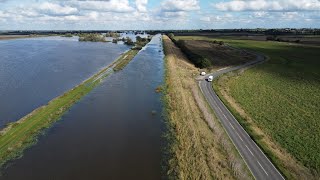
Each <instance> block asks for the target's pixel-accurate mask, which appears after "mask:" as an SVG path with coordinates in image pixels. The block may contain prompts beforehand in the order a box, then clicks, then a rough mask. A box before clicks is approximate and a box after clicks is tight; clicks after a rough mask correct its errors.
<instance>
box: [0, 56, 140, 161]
mask: <svg viewBox="0 0 320 180" xmlns="http://www.w3.org/2000/svg"><path fill="white" fill-rule="evenodd" d="M136 54H137V50H130V51H128V52H126V53H124V54H123V55H122V56H121V57H119V58H118V59H117V60H116V61H114V63H113V64H111V65H110V66H108V67H106V68H104V69H103V70H101V71H100V72H98V73H97V74H95V75H94V76H92V77H90V78H89V79H87V80H86V81H84V82H83V83H81V84H80V85H78V86H76V87H74V88H73V89H71V90H69V91H68V92H66V93H64V94H63V95H62V96H59V97H57V98H55V99H53V100H51V101H50V102H49V103H48V104H47V105H45V106H42V107H40V108H38V109H36V110H34V111H33V112H31V113H30V114H28V115H27V116H25V117H23V118H22V119H20V120H19V121H17V122H13V123H10V124H9V125H8V126H7V127H6V128H5V129H3V130H2V131H1V132H0V167H3V165H5V163H6V162H8V161H9V160H12V159H15V158H17V157H20V156H22V153H23V151H24V150H25V149H26V148H28V147H30V146H31V145H33V144H35V143H36V142H37V138H38V137H39V135H41V133H43V130H44V129H46V128H48V127H50V126H51V125H52V124H53V123H54V122H56V121H58V120H59V119H60V118H61V116H62V115H63V114H64V113H65V112H66V111H68V109H69V108H70V107H71V106H72V105H73V104H75V103H76V102H77V101H79V100H80V99H81V98H82V97H83V96H85V95H86V94H88V93H89V92H90V91H91V90H92V89H93V88H95V87H96V86H97V85H99V84H100V82H101V80H102V79H103V78H104V77H106V76H108V75H109V74H110V73H112V68H113V67H117V65H118V64H121V69H122V68H123V67H124V66H125V65H126V64H127V63H128V62H129V61H130V60H131V59H132V58H133V57H134V56H135V55H136ZM124 57H125V58H124ZM123 61H125V62H126V63H123Z"/></svg>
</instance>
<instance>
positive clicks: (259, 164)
mask: <svg viewBox="0 0 320 180" xmlns="http://www.w3.org/2000/svg"><path fill="white" fill-rule="evenodd" d="M257 162H258V164H259V165H260V167H261V169H262V170H263V171H264V173H266V175H267V176H269V174H268V173H267V171H266V170H265V169H264V168H263V167H262V165H261V164H260V162H259V161H257Z"/></svg>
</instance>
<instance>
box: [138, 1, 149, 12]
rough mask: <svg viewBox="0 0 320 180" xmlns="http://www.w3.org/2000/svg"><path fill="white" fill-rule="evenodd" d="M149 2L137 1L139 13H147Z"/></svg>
mask: <svg viewBox="0 0 320 180" xmlns="http://www.w3.org/2000/svg"><path fill="white" fill-rule="evenodd" d="M147 4H148V0H136V7H137V10H138V11H139V12H147Z"/></svg>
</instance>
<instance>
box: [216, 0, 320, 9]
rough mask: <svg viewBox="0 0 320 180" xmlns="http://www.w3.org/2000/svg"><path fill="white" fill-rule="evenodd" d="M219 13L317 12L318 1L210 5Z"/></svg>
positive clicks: (239, 0) (267, 0) (242, 0)
mask: <svg viewBox="0 0 320 180" xmlns="http://www.w3.org/2000/svg"><path fill="white" fill-rule="evenodd" d="M212 5H213V6H214V7H215V8H217V9H218V10H221V11H319V10H320V1H319V0H232V1H229V2H220V3H215V4H212Z"/></svg>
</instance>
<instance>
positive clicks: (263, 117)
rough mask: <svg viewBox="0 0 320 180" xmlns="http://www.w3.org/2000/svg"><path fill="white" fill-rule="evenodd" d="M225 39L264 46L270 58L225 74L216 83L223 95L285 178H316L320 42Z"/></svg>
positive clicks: (319, 160) (256, 48)
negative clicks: (255, 65)
mask: <svg viewBox="0 0 320 180" xmlns="http://www.w3.org/2000/svg"><path fill="white" fill-rule="evenodd" d="M182 38H183V39H186V38H187V39H188V37H182ZM189 38H190V37H189ZM192 38H196V39H206V40H213V39H208V38H206V37H192ZM225 41H226V42H227V43H229V44H230V45H232V46H235V47H238V48H244V49H250V50H253V51H257V52H262V53H264V54H266V55H268V56H269V58H270V59H269V61H267V62H266V63H264V64H261V65H258V66H257V67H255V68H251V69H249V70H247V71H244V72H243V71H238V72H234V73H229V74H228V75H226V76H222V77H221V78H220V79H219V80H218V81H217V83H215V85H214V88H215V89H217V90H219V91H218V92H219V96H220V97H221V98H222V99H223V100H224V101H225V102H226V104H227V105H228V106H229V109H231V110H232V111H233V113H234V114H235V115H236V116H237V119H238V120H239V121H240V122H241V123H242V125H243V126H244V127H245V128H246V129H247V131H248V132H249V133H250V135H251V136H252V137H253V138H254V139H255V141H256V142H258V144H259V145H260V146H261V147H262V148H263V149H264V151H265V152H266V153H267V154H268V156H269V157H270V158H271V159H272V161H273V162H274V163H275V164H276V166H277V167H278V168H279V169H280V170H281V171H282V172H283V173H284V174H285V176H286V177H287V178H289V179H316V178H318V177H319V172H320V153H319V152H320V146H319V145H320V131H319V129H320V121H319V117H320V111H319V107H320V81H319V79H320V74H319V72H320V62H319V61H318V58H319V55H320V48H318V47H311V46H300V45H297V44H288V43H278V42H261V41H260V42H258V41H248V40H247V41H244V40H225Z"/></svg>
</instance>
